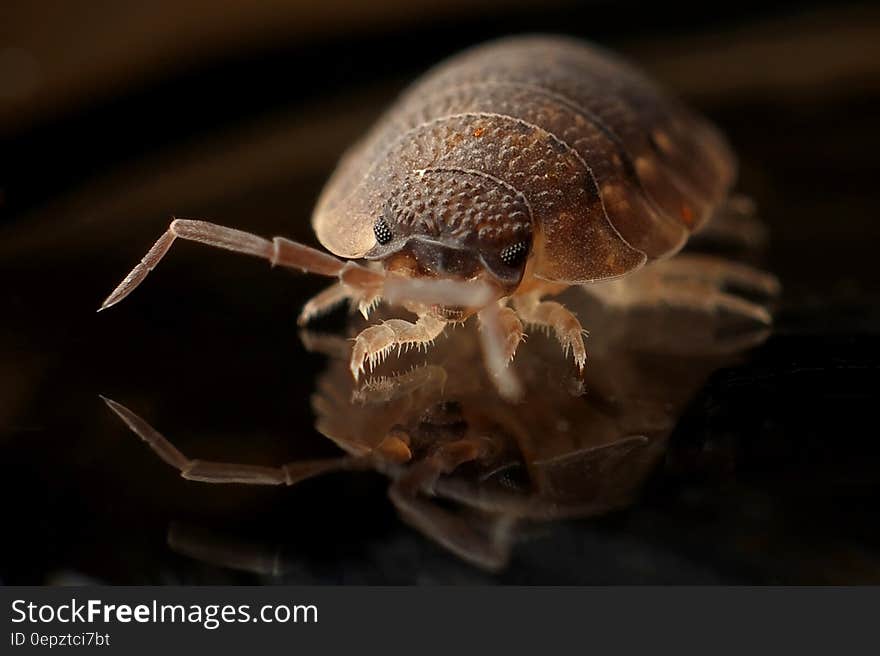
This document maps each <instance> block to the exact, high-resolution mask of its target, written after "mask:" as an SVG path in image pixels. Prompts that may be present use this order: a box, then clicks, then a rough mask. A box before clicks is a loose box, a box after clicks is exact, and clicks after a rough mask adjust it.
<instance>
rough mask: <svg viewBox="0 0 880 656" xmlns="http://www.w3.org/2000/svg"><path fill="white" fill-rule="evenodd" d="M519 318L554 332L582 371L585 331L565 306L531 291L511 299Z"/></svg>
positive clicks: (585, 359) (584, 354)
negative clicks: (543, 298) (542, 298)
mask: <svg viewBox="0 0 880 656" xmlns="http://www.w3.org/2000/svg"><path fill="white" fill-rule="evenodd" d="M513 303H514V307H515V308H516V312H517V314H519V316H520V318H521V319H522V320H523V321H524V322H525V323H526V324H529V325H534V326H539V327H541V328H546V329H548V330H553V332H554V333H556V339H558V340H559V343H560V344H562V350H563V351H564V352H565V354H566V355H568V354H569V353H571V355H572V356H573V357H574V362H575V364H576V365H577V367H578V369H579V370H581V371H583V369H584V364H586V361H587V350H586V347H585V346H584V335H585V331H584V329H583V328H582V327H581V324H580V322H579V321H578V320H577V317H575V316H574V315H573V314H572V313H571V312H569V311H568V310H567V309H566V308H565V306H563V305H562V304H561V303H557V302H556V301H542V300H541V294H540V292H532V293H529V294H525V295H523V296H516V297H514V299H513Z"/></svg>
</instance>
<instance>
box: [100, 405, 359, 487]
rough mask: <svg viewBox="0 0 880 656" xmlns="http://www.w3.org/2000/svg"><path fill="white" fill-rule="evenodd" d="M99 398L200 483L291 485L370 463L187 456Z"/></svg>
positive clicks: (349, 459)
mask: <svg viewBox="0 0 880 656" xmlns="http://www.w3.org/2000/svg"><path fill="white" fill-rule="evenodd" d="M101 398H102V399H103V400H104V402H105V403H106V404H107V406H108V407H109V408H110V409H111V410H112V411H113V412H114V413H115V414H116V415H117V416H118V417H119V418H120V419H122V421H123V422H125V424H126V425H127V426H128V427H129V428H130V429H131V431H132V432H133V433H134V434H135V435H137V436H138V437H140V438H141V439H142V440H143V441H144V442H146V443H147V444H148V445H149V447H150V448H151V449H152V450H153V451H154V452H155V453H156V455H158V456H159V457H160V458H161V459H162V460H164V461H165V462H166V463H168V464H169V465H171V466H172V467H174V468H175V469H177V470H178V471H180V475H181V476H183V478H186V479H187V480H191V481H201V482H203V483H244V484H248V485H294V484H295V483H298V482H300V481H302V480H305V479H307V478H311V477H312V476H317V475H319V474H324V473H327V472H331V471H339V470H346V469H367V468H369V467H371V466H372V459H371V458H369V457H355V456H344V457H340V458H326V459H322V460H306V461H302V462H291V463H288V464H285V465H282V466H280V467H263V466H260V465H248V464H239V463H230V462H211V461H208V460H197V459H190V458H187V457H186V456H185V455H184V454H183V453H181V452H180V451H179V450H178V449H177V447H175V446H174V445H173V444H172V443H171V442H169V441H168V440H167V439H166V438H165V437H164V436H163V435H162V434H161V433H159V432H158V431H157V430H156V429H154V428H153V427H152V426H150V425H149V424H148V423H147V422H146V421H144V420H143V419H142V418H141V417H139V416H138V415H136V414H135V413H134V412H132V411H131V410H129V409H128V408H126V407H125V406H124V405H122V404H120V403H117V402H116V401H113V400H111V399H107V398H104V397H101Z"/></svg>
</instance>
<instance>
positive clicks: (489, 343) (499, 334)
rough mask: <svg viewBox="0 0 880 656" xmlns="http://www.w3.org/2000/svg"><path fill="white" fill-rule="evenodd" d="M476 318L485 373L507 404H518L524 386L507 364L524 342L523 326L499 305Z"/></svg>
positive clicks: (508, 310)
mask: <svg viewBox="0 0 880 656" xmlns="http://www.w3.org/2000/svg"><path fill="white" fill-rule="evenodd" d="M477 318H478V319H479V321H480V344H481V346H482V347H483V358H484V359H485V362H486V370H487V371H488V372H489V375H490V377H491V378H492V381H493V382H494V383H495V386H496V388H497V389H498V393H499V394H501V396H503V397H504V398H505V399H507V400H508V401H517V400H519V399H520V397H521V396H522V386H521V385H520V382H519V379H517V377H516V374H515V373H514V372H513V370H512V369H511V368H510V367H509V366H508V365H509V364H510V360H511V359H512V358H513V355H514V353H515V352H516V347H517V345H518V344H519V342H520V340H521V339H522V334H523V333H522V323H521V322H520V320H519V319H518V318H517V317H516V315H515V314H514V313H513V311H512V310H510V308H506V307H504V308H502V307H499V305H498V304H497V303H492V304H490V305H488V306H486V307H485V308H484V309H483V310H481V311H480V313H479V314H478V315H477Z"/></svg>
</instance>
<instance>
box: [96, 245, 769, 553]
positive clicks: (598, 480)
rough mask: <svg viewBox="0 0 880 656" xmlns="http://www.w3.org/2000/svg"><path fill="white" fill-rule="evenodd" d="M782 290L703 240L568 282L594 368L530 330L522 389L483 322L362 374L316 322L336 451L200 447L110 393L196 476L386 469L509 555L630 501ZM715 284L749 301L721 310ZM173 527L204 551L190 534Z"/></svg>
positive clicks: (756, 338) (761, 334)
mask: <svg viewBox="0 0 880 656" xmlns="http://www.w3.org/2000/svg"><path fill="white" fill-rule="evenodd" d="M777 291H778V285H777V283H776V281H775V279H774V278H773V277H772V276H770V275H768V274H765V273H762V272H760V271H758V270H756V269H753V268H751V267H747V266H744V265H741V264H736V263H734V262H731V261H727V260H723V259H719V258H714V257H709V256H700V255H683V256H680V257H678V258H675V259H673V260H669V261H666V262H661V263H658V264H656V265H655V266H653V267H650V268H647V269H645V270H643V271H641V272H638V273H637V274H634V275H632V276H629V277H627V278H624V279H621V280H617V281H610V282H606V283H601V284H595V285H591V286H589V287H587V288H574V289H571V290H569V291H568V292H566V299H565V302H566V304H567V306H568V307H570V308H574V309H575V311H576V312H577V314H578V315H579V316H583V317H589V318H590V324H591V326H594V327H595V333H594V336H593V337H591V338H590V340H589V344H590V359H591V365H590V367H588V369H587V373H586V378H581V377H580V376H579V375H578V372H577V369H576V367H575V366H574V365H573V364H572V363H571V362H570V361H569V360H567V359H566V358H565V357H564V355H563V354H562V353H560V352H559V349H558V348H555V347H554V345H553V343H552V341H551V340H550V339H547V338H546V337H545V336H542V335H534V336H532V337H531V338H530V342H531V343H530V348H529V349H526V350H524V352H523V353H521V354H520V357H519V358H518V359H517V361H516V363H515V365H513V366H516V369H517V373H518V375H519V376H520V377H521V379H522V384H523V387H524V389H525V392H526V393H525V396H524V401H523V402H521V403H518V404H511V403H509V402H507V401H505V400H504V399H503V398H502V397H501V396H500V395H499V393H498V392H497V389H496V386H495V385H494V384H493V381H492V380H490V376H491V374H490V373H488V372H487V371H486V369H485V368H484V367H482V366H480V341H479V337H478V335H477V328H475V327H474V326H472V325H465V326H462V327H459V328H457V329H456V330H453V331H449V334H448V335H447V336H446V337H445V338H443V339H441V340H438V342H437V344H436V345H435V347H434V348H433V349H431V350H430V351H429V352H428V353H423V352H420V351H410V352H405V353H401V355H400V357H399V358H392V359H389V360H387V361H385V362H384V363H383V364H382V365H380V366H379V367H377V369H376V370H375V372H374V375H373V376H372V377H370V378H368V379H366V380H361V381H360V382H355V381H354V380H353V379H352V377H351V376H350V374H349V371H348V350H349V346H348V343H347V340H345V339H342V338H339V337H333V336H326V335H316V334H311V333H304V335H303V337H304V341H305V343H306V345H307V347H309V348H311V349H313V350H318V351H322V352H325V353H327V354H328V355H329V356H330V362H329V366H328V368H327V370H326V371H325V373H324V374H323V375H322V376H320V377H319V379H318V381H317V389H316V392H315V394H314V396H313V399H312V404H313V409H314V411H315V414H316V417H317V423H316V427H317V429H318V431H319V432H320V433H322V434H323V435H325V436H326V437H328V438H329V439H331V440H332V441H333V442H334V443H336V444H337V445H338V446H339V447H340V448H341V449H342V450H343V451H344V452H345V454H346V455H344V456H341V457H339V458H331V459H323V460H312V461H304V462H294V463H288V464H285V465H282V466H280V467H261V466H254V465H245V464H234V463H219V462H209V461H203V460H191V459H189V458H188V457H186V456H185V455H183V454H182V453H181V452H180V451H178V450H177V449H176V448H175V447H174V446H173V445H172V444H171V443H170V442H169V441H168V440H167V439H166V438H165V437H163V436H162V435H160V434H159V433H158V432H156V431H155V430H154V429H153V428H152V427H151V426H149V425H148V424H147V423H146V422H145V421H144V420H143V419H141V418H140V417H138V416H137V415H135V414H134V413H133V412H131V411H130V410H128V409H127V408H125V407H124V406H122V405H120V404H118V403H116V402H115V401H111V400H107V399H105V400H106V401H107V403H108V405H109V406H110V407H111V409H113V411H114V412H116V413H117V414H118V415H119V416H120V417H121V418H122V419H123V420H124V421H125V422H126V423H127V424H128V426H129V427H130V428H131V429H132V430H133V431H134V432H135V433H137V434H138V435H139V436H140V437H141V438H143V439H144V440H145V441H146V442H147V443H148V444H149V445H150V446H151V447H152V448H153V450H154V451H156V453H157V454H158V455H159V456H160V457H162V458H163V459H164V460H165V461H166V462H168V463H169V464H171V465H172V466H174V467H176V468H178V469H179V470H180V471H181V473H182V475H183V476H184V477H185V478H187V479H191V480H198V481H204V482H213V483H249V484H268V485H272V484H288V485H290V484H295V483H297V482H298V481H301V480H303V479H305V478H309V477H311V476H315V475H318V474H321V473H324V472H328V471H336V470H345V469H375V470H377V471H380V472H382V473H384V474H386V475H387V476H388V477H389V478H390V479H391V484H390V488H389V496H390V498H391V501H392V502H393V503H394V505H395V507H396V508H397V510H398V512H399V514H400V516H401V517H402V518H403V519H404V521H406V522H407V523H409V524H410V525H412V526H413V527H415V528H416V529H417V530H419V531H420V532H422V533H424V534H425V535H427V536H429V537H430V538H432V539H433V540H435V541H436V542H438V543H439V544H441V545H443V546H444V547H445V548H447V549H448V550H450V551H452V552H454V553H455V554H457V555H458V556H460V557H462V558H464V559H465V560H467V561H469V562H471V563H473V564H475V565H478V566H480V567H483V568H486V569H499V568H501V567H503V566H504V565H505V563H506V562H507V560H508V558H509V556H510V552H511V547H512V545H513V543H514V541H515V538H516V536H517V535H518V534H519V531H518V530H517V529H518V527H520V526H522V525H526V524H528V523H530V522H539V521H547V520H553V519H559V518H566V517H587V516H594V515H598V514H601V513H604V512H608V511H610V510H613V509H615V508H620V507H621V506H624V505H626V504H627V503H630V502H631V501H632V500H633V499H634V497H635V496H636V494H637V493H638V490H639V488H640V486H641V484H642V482H643V481H644V479H645V478H646V476H647V475H648V473H649V472H650V471H651V470H652V469H653V467H654V465H655V464H656V462H657V460H658V458H659V457H660V456H661V454H662V453H663V451H664V447H665V443H666V440H667V438H668V436H669V435H670V433H671V431H672V429H673V428H674V427H675V424H676V421H677V418H678V417H679V415H680V414H681V413H682V411H683V410H684V408H685V406H686V404H687V403H688V401H689V400H690V399H691V398H692V397H693V395H694V394H695V393H696V392H697V391H698V390H699V388H700V386H701V385H702V384H703V383H704V381H705V380H706V378H707V377H708V376H709V375H710V374H711V372H712V371H714V370H715V369H717V368H718V367H720V366H723V365H725V364H727V363H729V362H731V361H732V360H734V359H735V358H736V357H737V355H738V354H739V353H741V352H742V351H743V350H745V349H747V348H749V347H751V346H754V345H756V344H758V343H760V342H761V341H762V340H763V339H764V338H765V337H766V336H767V334H768V321H764V320H759V319H756V318H755V317H760V316H761V315H762V313H763V314H766V313H767V309H766V307H765V305H766V304H767V303H769V302H770V300H772V298H773V296H775V294H776V293H777ZM719 295H724V296H725V297H726V298H727V300H728V301H729V302H730V303H733V304H734V305H736V304H742V306H743V311H741V312H731V313H721V312H719V310H718V307H719V303H717V298H715V297H717V296H719ZM747 299H751V300H747ZM755 299H759V300H757V301H756V300H755ZM730 303H728V304H727V305H729V304H730ZM746 309H748V311H745V310H746ZM767 319H768V320H769V314H768V315H767ZM350 328H351V332H352V334H357V331H358V330H360V329H361V328H362V326H361V325H360V323H359V322H356V321H354V322H352V324H351V326H350ZM176 542H177V543H178V544H179V546H180V548H181V550H183V551H186V552H189V553H200V552H204V551H205V549H203V548H202V546H200V545H198V544H187V537H186V535H185V534H183V535H178V536H177V538H176ZM245 560H246V559H245ZM234 561H235V562H236V563H239V564H240V563H241V562H242V557H241V556H240V555H239V556H236V557H235V558H234Z"/></svg>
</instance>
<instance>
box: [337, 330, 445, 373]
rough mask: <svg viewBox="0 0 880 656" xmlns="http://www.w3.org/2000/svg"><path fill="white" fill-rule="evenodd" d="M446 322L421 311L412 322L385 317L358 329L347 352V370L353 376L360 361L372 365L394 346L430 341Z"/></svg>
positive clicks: (383, 357)
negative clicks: (352, 344) (367, 326)
mask: <svg viewBox="0 0 880 656" xmlns="http://www.w3.org/2000/svg"><path fill="white" fill-rule="evenodd" d="M445 327H446V322H445V321H443V320H442V319H438V318H436V317H434V316H432V315H429V314H423V315H421V316H420V317H419V318H418V321H416V322H415V323H412V322H409V321H404V320H403V319H389V320H388V321H383V322H382V323H380V324H377V325H375V326H370V327H369V328H367V329H365V330H364V331H362V332H361V333H360V334H359V335H358V336H357V338H356V339H355V342H354V348H353V349H352V352H351V373H352V375H353V376H354V379H355V380H357V379H358V377H359V376H360V374H361V373H363V371H364V365H368V366H369V367H370V369H372V368H373V367H374V366H375V365H377V364H378V363H379V362H381V361H382V360H383V359H385V356H387V355H388V353H389V352H391V350H392V349H394V348H395V347H397V348H398V349H400V348H410V347H412V346H415V347H416V348H421V347H423V346H424V347H425V348H427V346H428V344H431V343H432V342H433V341H434V339H435V338H436V337H437V336H438V335H439V334H440V333H442V332H443V329H444V328H445Z"/></svg>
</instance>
